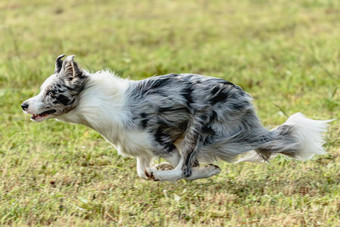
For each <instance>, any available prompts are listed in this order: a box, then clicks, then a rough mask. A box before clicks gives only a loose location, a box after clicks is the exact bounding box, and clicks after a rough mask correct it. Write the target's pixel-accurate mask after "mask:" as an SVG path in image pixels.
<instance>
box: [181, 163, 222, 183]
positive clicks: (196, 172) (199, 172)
mask: <svg viewBox="0 0 340 227" xmlns="http://www.w3.org/2000/svg"><path fill="white" fill-rule="evenodd" d="M220 172H221V169H220V167H218V166H216V165H213V164H209V165H206V166H198V167H193V168H192V174H191V176H190V177H187V178H185V180H196V179H201V178H208V177H211V176H214V175H216V174H219V173H220Z"/></svg>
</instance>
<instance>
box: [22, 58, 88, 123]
mask: <svg viewBox="0 0 340 227" xmlns="http://www.w3.org/2000/svg"><path fill="white" fill-rule="evenodd" d="M64 56H65V55H60V56H59V57H58V58H57V60H56V62H55V71H54V74H53V75H51V76H50V77H48V78H47V79H46V80H45V82H44V83H43V84H42V86H41V87H40V93H39V94H38V95H37V96H34V97H32V98H30V99H28V100H26V101H25V102H23V103H22V104H21V107H22V109H23V111H24V112H25V113H28V114H32V117H31V119H32V120H33V121H38V122H39V121H43V120H46V119H48V118H52V117H57V116H60V115H62V114H65V113H67V112H69V111H71V110H72V109H74V108H75V107H76V106H77V104H78V102H79V94H80V93H81V91H82V90H83V89H84V86H85V84H86V81H87V78H88V75H87V73H86V72H85V71H84V70H82V69H80V68H79V66H78V64H77V63H76V62H75V61H74V56H68V57H66V58H65V61H63V60H62V58H63V57H64Z"/></svg>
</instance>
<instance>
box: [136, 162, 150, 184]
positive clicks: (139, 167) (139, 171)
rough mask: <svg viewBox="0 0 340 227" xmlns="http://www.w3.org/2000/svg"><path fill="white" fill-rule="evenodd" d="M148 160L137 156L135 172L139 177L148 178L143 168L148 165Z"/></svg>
mask: <svg viewBox="0 0 340 227" xmlns="http://www.w3.org/2000/svg"><path fill="white" fill-rule="evenodd" d="M150 162H151V161H150V160H149V159H146V158H139V157H137V174H138V176H139V177H140V178H143V179H148V178H147V177H146V175H145V169H146V168H148V167H149V166H150Z"/></svg>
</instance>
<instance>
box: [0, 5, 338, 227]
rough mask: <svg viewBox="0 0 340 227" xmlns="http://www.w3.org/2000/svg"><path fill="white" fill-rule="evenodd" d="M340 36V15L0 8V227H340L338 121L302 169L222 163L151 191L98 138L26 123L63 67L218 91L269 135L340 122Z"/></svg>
mask: <svg viewBox="0 0 340 227" xmlns="http://www.w3.org/2000/svg"><path fill="white" fill-rule="evenodd" d="M339 27H340V2H339V1H326V0H325V1H322V0H301V1H294V2H293V1H288V0H276V1H262V0H256V1H253V0H248V1H239V0H237V1H236V0H232V1H222V0H221V1H208V0H201V1H135V0H131V1H122V0H121V1H83V0H77V1H75V0H72V1H63V2H59V1H38V0H30V1H24V0H21V1H9V0H8V1H6V0H5V1H1V2H0V49H1V50H0V53H1V54H0V111H1V115H0V122H1V128H0V141H1V142H0V225H17V226H21V225H34V226H35V225H48V224H51V225H53V226H61V225H67V226H70V225H76V226H84V225H89V226H104V225H108V224H111V225H121V226H159V225H161V226H163V225H164V226H183V225H187V226H192V225H196V226H206V225H211V226H223V225H225V226H246V225H254V226H320V225H321V226H339V225H340V185H339V182H340V174H339V173H340V149H339V145H340V139H339V134H340V127H339V123H338V122H339V121H338V120H337V121H334V122H333V123H332V124H331V126H330V130H329V132H328V133H327V135H326V141H327V143H326V145H325V147H326V150H327V151H328V154H327V155H323V156H318V157H315V158H313V159H312V160H310V161H306V162H298V161H292V160H286V159H285V158H283V157H278V158H276V159H275V160H273V161H272V162H271V163H270V164H264V165H256V164H248V163H244V164H243V163H242V164H237V165H235V164H227V163H220V164H219V165H220V167H221V168H222V172H221V173H220V174H219V175H218V176H216V177H212V178H210V179H205V180H197V181H193V182H185V181H179V182H176V183H159V182H151V181H144V180H141V179H139V178H138V176H137V174H136V169H135V160H133V159H130V158H124V157H121V156H118V155H117V153H116V151H115V150H114V149H113V148H112V146H110V145H109V144H108V143H107V142H105V141H104V140H103V139H102V138H101V137H100V136H99V135H98V134H97V133H96V132H94V131H92V130H90V129H88V128H86V127H83V126H79V125H70V124H65V123H60V122H57V121H54V120H48V121H45V122H43V123H40V124H37V123H33V122H31V121H30V120H29V117H28V116H27V115H24V114H23V113H22V111H21V110H20V103H21V102H22V101H24V100H26V99H27V98H29V97H31V96H32V95H34V94H36V93H38V90H39V86H40V84H41V83H42V82H43V80H44V79H45V78H46V77H47V76H49V75H50V74H52V73H53V70H54V60H55V58H56V57H57V56H58V55H59V54H62V53H64V54H68V55H69V54H75V55H77V57H76V60H77V61H78V62H79V63H80V64H81V65H82V66H83V67H86V68H87V69H89V70H90V71H96V70H99V69H102V68H110V69H112V70H115V71H116V72H117V73H119V74H120V75H121V76H122V77H129V78H132V79H142V78H146V77H148V76H152V75H156V74H164V73H170V72H175V73H180V72H193V73H201V74H206V75H210V76H216V77H221V78H224V79H226V80H229V81H231V82H233V83H236V84H239V85H240V86H242V87H243V88H244V89H245V90H246V91H247V92H248V93H250V94H252V96H253V97H254V104H255V106H256V108H257V113H258V115H259V116H260V118H261V119H262V122H263V124H264V125H267V126H275V125H278V124H281V123H283V122H284V121H285V120H286V118H287V115H291V114H293V113H295V112H300V111H301V112H303V113H304V114H305V115H306V116H308V117H310V118H315V119H339V118H340V95H339V93H340V91H339V85H340V30H339V29H338V28H339Z"/></svg>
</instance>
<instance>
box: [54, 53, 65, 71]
mask: <svg viewBox="0 0 340 227" xmlns="http://www.w3.org/2000/svg"><path fill="white" fill-rule="evenodd" d="M63 57H65V54H62V55H59V56H58V57H57V59H56V60H55V70H54V72H55V73H59V72H60V70H61V67H62V66H63V60H62V58H63Z"/></svg>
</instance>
